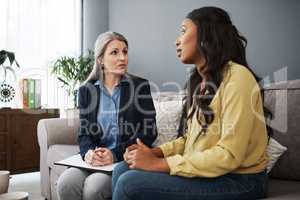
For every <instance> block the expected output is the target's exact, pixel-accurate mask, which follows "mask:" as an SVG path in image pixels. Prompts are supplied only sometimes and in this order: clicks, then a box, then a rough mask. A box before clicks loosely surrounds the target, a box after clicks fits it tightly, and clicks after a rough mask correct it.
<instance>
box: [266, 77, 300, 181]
mask: <svg viewBox="0 0 300 200" xmlns="http://www.w3.org/2000/svg"><path fill="white" fill-rule="evenodd" d="M299 99H300V80H296V81H288V82H285V83H280V84H273V85H271V86H269V87H267V88H265V105H266V106H267V107H268V108H269V109H271V111H272V113H273V115H274V117H273V119H272V120H271V123H270V124H271V126H272V128H273V130H274V135H273V137H274V138H275V139H276V140H277V141H278V142H279V143H280V144H282V145H284V146H286V147H287V151H286V152H285V153H284V154H283V155H282V156H281V157H280V158H279V160H278V162H277V163H276V165H275V166H274V168H273V169H272V171H271V173H270V176H271V177H273V178H280V179H290V180H300V170H299V166H300V159H299V155H300V148H299V146H300V125H299V121H300V106H299Z"/></svg>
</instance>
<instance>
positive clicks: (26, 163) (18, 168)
mask: <svg viewBox="0 0 300 200" xmlns="http://www.w3.org/2000/svg"><path fill="white" fill-rule="evenodd" d="M56 117H59V110H58V109H0V170H9V171H11V173H19V172H26V171H36V170H39V157H40V152H39V145H38V141H37V124H38V121H39V120H40V119H45V118H56Z"/></svg>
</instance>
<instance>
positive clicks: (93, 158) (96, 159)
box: [84, 149, 103, 166]
mask: <svg viewBox="0 0 300 200" xmlns="http://www.w3.org/2000/svg"><path fill="white" fill-rule="evenodd" d="M84 160H85V162H86V163H88V164H90V165H92V166H103V162H102V159H101V158H100V156H99V155H98V154H97V153H96V152H95V151H94V150H92V149H90V150H88V152H87V153H86V154H85V156H84Z"/></svg>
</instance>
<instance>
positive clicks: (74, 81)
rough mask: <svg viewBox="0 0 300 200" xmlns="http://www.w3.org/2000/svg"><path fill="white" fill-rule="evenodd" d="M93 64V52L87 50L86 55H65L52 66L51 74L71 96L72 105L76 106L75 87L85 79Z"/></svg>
mask: <svg viewBox="0 0 300 200" xmlns="http://www.w3.org/2000/svg"><path fill="white" fill-rule="evenodd" d="M93 65H94V53H93V51H90V50H89V51H88V54H87V55H86V56H79V57H66V56H63V57H61V58H59V59H57V60H56V61H55V62H54V64H53V66H52V67H53V68H52V74H55V75H56V76H57V79H58V80H59V81H60V82H61V83H63V86H62V87H63V88H64V89H65V90H66V91H67V93H68V95H69V96H71V97H72V99H73V102H74V106H75V107H77V89H78V86H79V85H80V84H81V83H82V82H83V81H85V79H86V78H87V76H88V75H89V73H90V72H91V71H92V68H93Z"/></svg>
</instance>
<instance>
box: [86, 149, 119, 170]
mask: <svg viewBox="0 0 300 200" xmlns="http://www.w3.org/2000/svg"><path fill="white" fill-rule="evenodd" d="M84 160H85V162H87V163H88V164H90V165H92V166H95V167H96V166H104V165H110V164H112V163H113V161H114V158H113V154H112V152H111V151H110V150H109V149H107V148H103V147H99V148H96V149H95V150H91V149H90V150H89V151H88V152H87V153H86V154H85V158H84Z"/></svg>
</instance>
